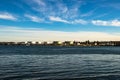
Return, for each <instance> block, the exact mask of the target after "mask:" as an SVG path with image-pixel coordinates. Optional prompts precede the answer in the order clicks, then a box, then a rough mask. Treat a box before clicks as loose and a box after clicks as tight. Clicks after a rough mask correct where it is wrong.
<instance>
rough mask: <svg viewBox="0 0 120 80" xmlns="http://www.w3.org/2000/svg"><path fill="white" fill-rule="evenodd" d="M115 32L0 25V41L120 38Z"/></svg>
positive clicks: (102, 39)
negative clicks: (72, 30) (66, 30)
mask: <svg viewBox="0 0 120 80" xmlns="http://www.w3.org/2000/svg"><path fill="white" fill-rule="evenodd" d="M117 34H118V33H117ZM117 34H114V33H113V34H109V33H105V32H90V31H80V32H63V31H50V30H42V29H39V28H18V27H1V29H0V36H1V39H0V41H56V40H58V41H65V40H69V41H70V40H71V41H74V40H76V41H85V40H91V41H94V40H95V41H96V40H99V41H104V40H109V41H112V40H120V35H117ZM88 35H89V36H88Z"/></svg>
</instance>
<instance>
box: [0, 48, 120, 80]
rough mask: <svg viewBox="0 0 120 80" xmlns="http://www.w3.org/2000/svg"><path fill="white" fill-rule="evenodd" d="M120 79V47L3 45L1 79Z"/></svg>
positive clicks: (0, 57)
mask: <svg viewBox="0 0 120 80" xmlns="http://www.w3.org/2000/svg"><path fill="white" fill-rule="evenodd" d="M40 79H48V80H56V79H63V80H67V79H71V80H120V47H40V46H28V47H26V46H0V80H40Z"/></svg>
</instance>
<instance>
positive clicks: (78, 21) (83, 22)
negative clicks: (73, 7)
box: [71, 19, 87, 24]
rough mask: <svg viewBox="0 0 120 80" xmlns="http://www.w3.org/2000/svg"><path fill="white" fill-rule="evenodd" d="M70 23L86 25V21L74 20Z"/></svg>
mask: <svg viewBox="0 0 120 80" xmlns="http://www.w3.org/2000/svg"><path fill="white" fill-rule="evenodd" d="M71 23H73V24H87V21H85V20H83V19H76V20H74V21H72V22H71Z"/></svg>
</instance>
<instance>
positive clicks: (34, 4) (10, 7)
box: [0, 0, 120, 42]
mask: <svg viewBox="0 0 120 80" xmlns="http://www.w3.org/2000/svg"><path fill="white" fill-rule="evenodd" d="M74 40H75V41H86V40H90V41H119V40H120V0H99V1H98V0H0V41H15V42H18V41H74Z"/></svg>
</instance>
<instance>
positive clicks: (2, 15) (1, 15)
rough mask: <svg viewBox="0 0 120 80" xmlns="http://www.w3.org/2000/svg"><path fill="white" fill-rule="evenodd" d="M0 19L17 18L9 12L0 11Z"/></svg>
mask: <svg viewBox="0 0 120 80" xmlns="http://www.w3.org/2000/svg"><path fill="white" fill-rule="evenodd" d="M0 19H5V20H13V21H15V20H17V18H16V17H15V16H14V15H12V14H10V13H7V12H0Z"/></svg>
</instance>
